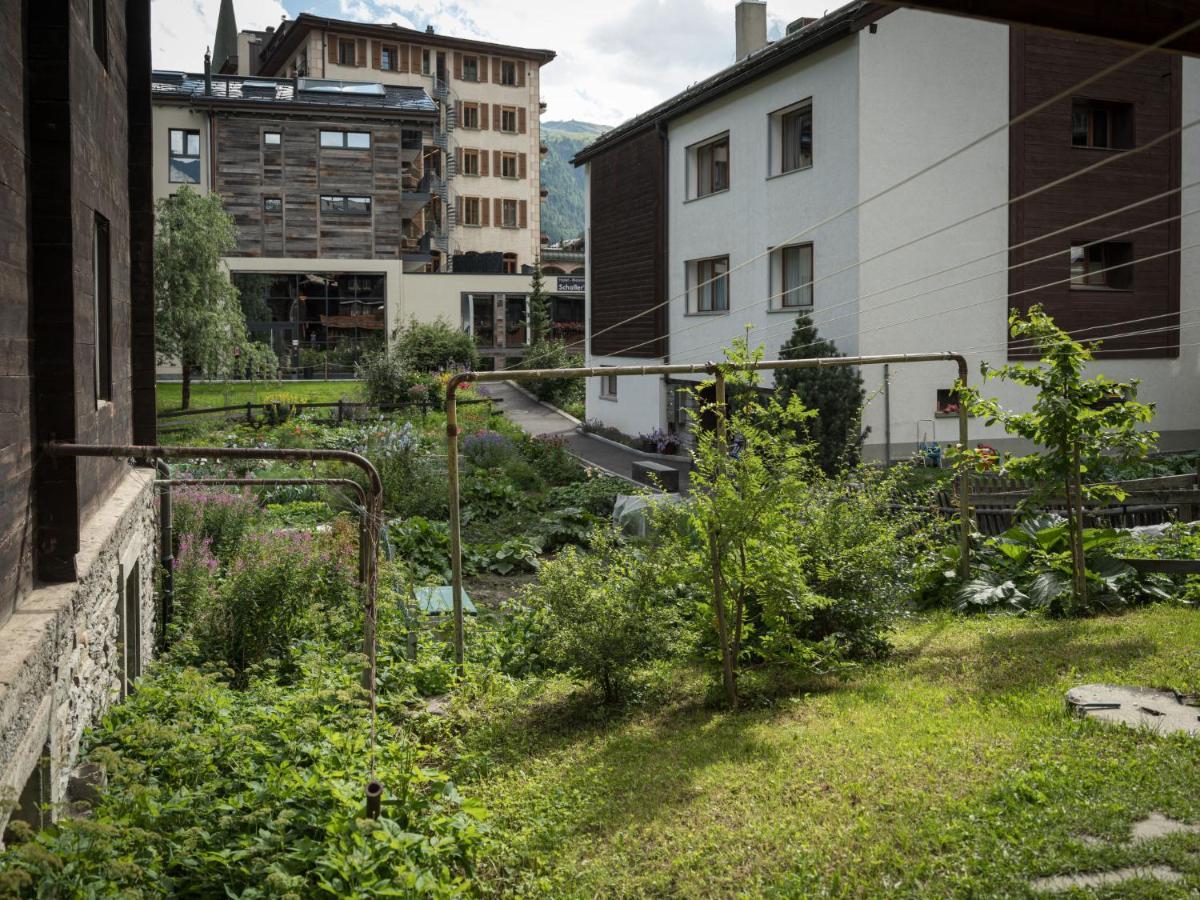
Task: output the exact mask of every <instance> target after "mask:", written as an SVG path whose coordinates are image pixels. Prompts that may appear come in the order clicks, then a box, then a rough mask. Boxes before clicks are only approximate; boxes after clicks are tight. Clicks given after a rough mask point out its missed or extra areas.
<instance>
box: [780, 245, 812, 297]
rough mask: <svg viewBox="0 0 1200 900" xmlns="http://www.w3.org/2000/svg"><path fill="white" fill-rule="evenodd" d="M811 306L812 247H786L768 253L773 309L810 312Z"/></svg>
mask: <svg viewBox="0 0 1200 900" xmlns="http://www.w3.org/2000/svg"><path fill="white" fill-rule="evenodd" d="M812 305H813V248H812V244H788V245H787V246H786V247H776V248H775V249H774V250H772V251H771V306H770V308H771V309H772V310H788V309H811V308H812Z"/></svg>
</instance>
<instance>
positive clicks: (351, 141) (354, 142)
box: [346, 131, 371, 150]
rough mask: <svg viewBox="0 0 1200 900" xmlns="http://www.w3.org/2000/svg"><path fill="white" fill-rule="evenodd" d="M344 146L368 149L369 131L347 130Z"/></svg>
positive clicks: (369, 144)
mask: <svg viewBox="0 0 1200 900" xmlns="http://www.w3.org/2000/svg"><path fill="white" fill-rule="evenodd" d="M346 146H347V147H350V148H351V149H353V150H368V149H370V147H371V133H370V132H369V131H347V132H346Z"/></svg>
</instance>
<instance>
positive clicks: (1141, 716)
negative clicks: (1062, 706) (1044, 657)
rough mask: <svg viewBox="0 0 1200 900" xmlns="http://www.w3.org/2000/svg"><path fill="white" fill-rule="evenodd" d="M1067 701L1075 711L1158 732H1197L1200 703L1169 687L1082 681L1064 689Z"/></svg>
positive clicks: (1101, 719)
mask: <svg viewBox="0 0 1200 900" xmlns="http://www.w3.org/2000/svg"><path fill="white" fill-rule="evenodd" d="M1067 705H1068V706H1069V707H1071V709H1072V710H1073V711H1074V712H1075V714H1076V715H1079V716H1086V717H1087V718H1091V719H1097V720H1099V721H1101V722H1110V723H1114V724H1119V725H1127V726H1129V727H1130V728H1145V729H1147V730H1149V731H1153V732H1157V733H1158V734H1173V733H1176V732H1183V733H1185V734H1192V735H1200V707H1197V706H1194V705H1192V704H1191V703H1189V702H1187V701H1186V698H1184V699H1181V698H1179V697H1177V696H1176V695H1175V694H1174V693H1172V692H1171V691H1156V690H1151V689H1150V688H1142V687H1129V686H1126V685H1119V684H1084V685H1080V686H1079V687H1076V688H1071V690H1069V691H1067Z"/></svg>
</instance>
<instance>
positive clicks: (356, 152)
mask: <svg viewBox="0 0 1200 900" xmlns="http://www.w3.org/2000/svg"><path fill="white" fill-rule="evenodd" d="M403 127H404V126H403V125H402V124H401V123H400V122H396V121H388V122H375V123H371V122H364V121H363V120H361V119H359V120H356V121H353V122H345V121H328V120H327V121H321V120H317V121H313V120H308V119H303V120H300V119H295V120H293V119H278V120H263V119H262V118H259V117H252V116H245V117H243V116H236V115H230V116H222V117H220V118H219V120H218V127H217V128H216V135H217V138H216V142H217V153H216V189H217V191H218V192H219V193H220V194H221V195H222V197H224V199H225V208H226V210H227V211H228V212H229V214H230V215H231V216H233V219H234V222H235V223H236V225H237V228H238V244H237V248H236V251H235V253H236V255H238V256H278V255H283V256H289V257H303V258H310V257H316V256H334V257H343V258H345V257H357V258H362V259H370V258H385V259H394V258H396V257H397V256H398V255H399V253H400V236H401V232H402V229H403V218H402V213H401V208H400V199H401V168H402V167H401V160H400V141H401V132H402V130H403ZM409 127H411V123H410V124H409ZM265 130H266V131H279V132H280V133H281V135H282V146H281V147H274V146H266V145H264V144H263V142H262V132H263V131H265ZM322 130H336V131H350V130H352V131H368V132H370V133H371V147H370V148H369V149H349V148H345V149H343V148H329V147H325V148H322V147H321V146H320V132H321V131H322ZM322 194H332V195H338V196H365V197H370V198H371V215H370V216H369V217H355V216H348V215H332V214H330V215H325V216H322V215H321V212H320V202H319V198H320V196H321V195H322ZM264 197H282V198H283V201H284V204H283V205H284V211H283V215H282V216H279V215H277V214H276V215H274V216H270V215H268V214H267V213H265V211H264V209H263V198H264Z"/></svg>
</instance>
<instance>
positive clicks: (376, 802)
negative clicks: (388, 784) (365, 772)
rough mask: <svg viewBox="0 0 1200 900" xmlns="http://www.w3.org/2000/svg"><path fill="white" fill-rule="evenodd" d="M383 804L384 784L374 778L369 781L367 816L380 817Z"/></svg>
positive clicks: (370, 817) (369, 817)
mask: <svg viewBox="0 0 1200 900" xmlns="http://www.w3.org/2000/svg"><path fill="white" fill-rule="evenodd" d="M382 804H383V785H382V784H380V783H379V782H378V781H375V780H374V779H372V780H370V781H368V782H367V818H368V819H378V818H379V808H380V806H381V805H382Z"/></svg>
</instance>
